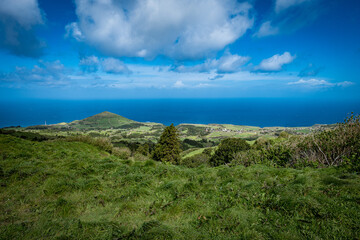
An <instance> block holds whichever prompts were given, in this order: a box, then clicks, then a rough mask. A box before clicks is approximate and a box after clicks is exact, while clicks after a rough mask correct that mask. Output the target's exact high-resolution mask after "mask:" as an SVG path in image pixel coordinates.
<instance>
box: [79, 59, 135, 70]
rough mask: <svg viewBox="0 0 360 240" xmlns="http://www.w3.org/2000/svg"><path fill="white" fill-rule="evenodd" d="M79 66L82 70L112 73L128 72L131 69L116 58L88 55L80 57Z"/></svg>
mask: <svg viewBox="0 0 360 240" xmlns="http://www.w3.org/2000/svg"><path fill="white" fill-rule="evenodd" d="M79 66H80V68H81V69H82V71H83V72H87V73H93V72H97V71H98V70H99V67H100V66H101V69H102V71H104V72H106V73H113V74H130V73H131V70H130V69H129V68H128V67H127V66H126V65H125V64H124V63H123V62H122V61H120V60H118V59H116V58H102V59H99V58H98V57H96V56H88V57H85V58H82V59H80V62H79Z"/></svg>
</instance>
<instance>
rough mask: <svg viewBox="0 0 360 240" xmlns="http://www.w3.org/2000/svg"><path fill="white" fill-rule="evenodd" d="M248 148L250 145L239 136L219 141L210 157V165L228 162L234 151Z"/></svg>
mask: <svg viewBox="0 0 360 240" xmlns="http://www.w3.org/2000/svg"><path fill="white" fill-rule="evenodd" d="M248 149H250V145H249V144H248V143H247V142H246V141H245V140H243V139H240V138H227V139H224V140H222V141H221V143H220V144H219V147H218V149H217V150H216V151H215V153H214V155H213V156H212V157H211V159H210V163H211V165H212V166H219V165H222V164H227V163H230V162H231V160H232V159H233V156H234V154H235V153H237V152H240V151H244V150H248Z"/></svg>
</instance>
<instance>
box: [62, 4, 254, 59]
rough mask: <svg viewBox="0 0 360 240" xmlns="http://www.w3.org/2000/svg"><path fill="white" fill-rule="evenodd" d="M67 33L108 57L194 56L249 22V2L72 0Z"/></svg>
mask: <svg viewBox="0 0 360 240" xmlns="http://www.w3.org/2000/svg"><path fill="white" fill-rule="evenodd" d="M75 2H76V13H77V16H78V22H77V23H71V24H69V25H68V26H67V27H66V28H67V35H68V36H70V35H71V36H73V37H74V38H75V39H77V40H83V41H85V42H86V43H88V44H89V45H92V46H94V47H95V48H97V49H98V50H100V51H102V52H103V53H104V54H107V55H110V56H115V57H119V56H127V57H144V58H152V57H155V56H158V55H166V56H169V57H172V58H175V59H195V58H202V57H204V56H208V55H209V54H210V53H212V52H214V51H219V50H221V49H223V48H224V47H225V46H227V45H228V44H230V43H233V42H234V41H235V40H237V39H238V38H240V37H241V36H242V35H244V34H245V32H246V31H247V30H248V29H249V28H251V27H252V25H253V18H252V16H250V11H251V10H252V6H251V5H250V4H249V3H239V2H237V1H236V0H182V1H178V0H134V1H111V0H76V1H75Z"/></svg>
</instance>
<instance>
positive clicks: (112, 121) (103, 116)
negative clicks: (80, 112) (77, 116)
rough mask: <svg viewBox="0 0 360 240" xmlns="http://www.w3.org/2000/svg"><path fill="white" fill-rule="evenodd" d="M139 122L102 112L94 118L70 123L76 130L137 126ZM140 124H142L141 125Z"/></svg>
mask: <svg viewBox="0 0 360 240" xmlns="http://www.w3.org/2000/svg"><path fill="white" fill-rule="evenodd" d="M136 123H137V122H135V121H133V120H130V119H127V118H125V117H122V116H120V115H117V114H115V113H111V112H107V111H105V112H102V113H99V114H96V115H94V116H91V117H88V118H85V119H82V120H77V121H73V122H71V123H69V126H71V127H74V128H76V129H111V128H118V127H120V126H122V125H127V124H130V125H131V124H136ZM139 124H140V123H139Z"/></svg>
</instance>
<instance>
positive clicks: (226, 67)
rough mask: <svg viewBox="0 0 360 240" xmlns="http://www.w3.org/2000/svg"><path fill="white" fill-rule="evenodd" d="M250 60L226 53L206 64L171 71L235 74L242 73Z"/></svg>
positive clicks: (176, 68)
mask: <svg viewBox="0 0 360 240" xmlns="http://www.w3.org/2000/svg"><path fill="white" fill-rule="evenodd" d="M249 60H250V57H247V56H239V55H237V54H230V53H225V54H224V55H223V56H221V57H220V58H219V59H207V60H206V61H205V62H204V63H201V64H197V65H194V66H185V65H179V66H173V67H172V68H171V70H172V71H175V72H210V71H212V70H215V71H216V72H217V73H234V72H237V71H240V69H241V66H243V65H244V64H245V63H247V62H248V61H249Z"/></svg>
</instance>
